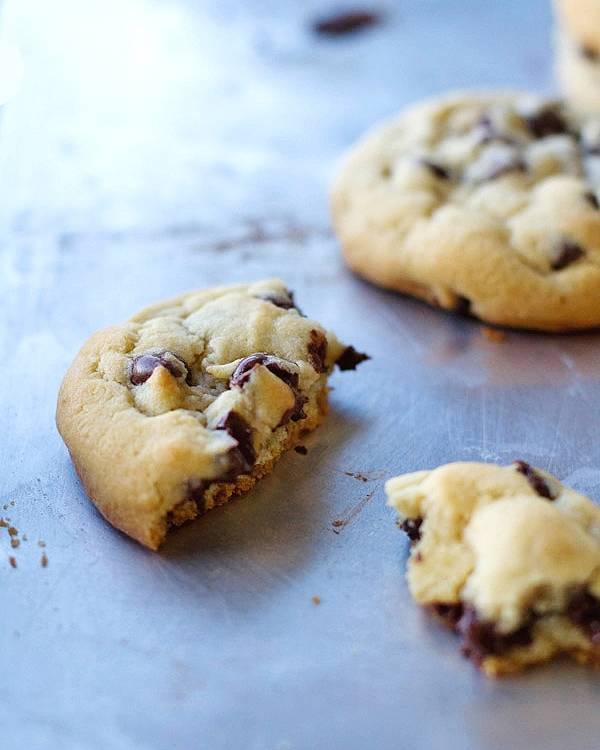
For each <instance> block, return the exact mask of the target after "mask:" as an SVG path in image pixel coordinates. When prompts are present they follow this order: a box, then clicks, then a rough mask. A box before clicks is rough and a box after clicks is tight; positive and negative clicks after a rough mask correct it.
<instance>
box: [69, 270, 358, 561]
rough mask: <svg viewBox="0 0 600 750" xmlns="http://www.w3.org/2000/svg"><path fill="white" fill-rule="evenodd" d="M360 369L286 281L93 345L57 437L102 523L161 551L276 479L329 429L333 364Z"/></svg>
mask: <svg viewBox="0 0 600 750" xmlns="http://www.w3.org/2000/svg"><path fill="white" fill-rule="evenodd" d="M364 359H367V356H366V355H364V354H360V353H359V352H356V351H355V350H354V349H353V348H352V347H344V346H343V345H342V344H340V342H339V341H338V339H337V338H336V337H335V336H334V335H333V334H331V333H329V332H327V331H325V330H324V329H323V328H322V327H321V326H320V325H319V324H318V323H316V322H315V321H312V320H310V319H308V318H306V317H304V316H303V315H302V314H301V313H300V312H299V310H298V309H297V308H296V306H295V304H294V301H293V297H292V295H291V293H290V292H289V291H288V290H287V289H286V287H285V286H284V284H283V283H282V282H281V281H278V280H270V281H264V282H259V283H255V284H249V285H238V286H228V287H219V288H215V289H208V290H204V291H198V292H192V293H190V294H185V295H183V296H181V297H178V298H175V299H172V300H168V301H166V302H162V303H159V304H156V305H153V306H152V307H149V308H147V309H145V310H143V311H142V312H140V313H138V314H137V315H135V316H134V317H133V318H131V319H130V320H129V321H127V322H125V323H122V324H121V325H116V326H113V327H111V328H107V329H105V330H103V331H99V332H98V333H96V334H94V335H93V336H92V337H91V338H90V339H89V340H88V342H87V343H86V344H85V345H84V346H83V348H82V349H81V351H80V352H79V354H78V355H77V357H76V359H75V361H74V362H73V364H72V365H71V367H70V369H69V371H68V372H67V374H66V376H65V379H64V381H63V384H62V387H61V390H60V394H59V398H58V408H57V425H58V429H59V431H60V433H61V435H62V437H63V439H64V441H65V443H66V444H67V447H68V448H69V451H70V453H71V457H72V459H73V463H74V464H75V467H76V469H77V471H78V473H79V475H80V477H81V480H82V482H83V484H84V486H85V488H86V490H87V492H88V494H89V496H90V497H91V498H92V500H93V501H94V503H95V504H96V506H97V507H98V509H99V510H100V512H101V513H102V514H103V515H104V516H105V518H106V519H107V520H108V521H110V522H111V523H112V524H113V525H114V526H116V527H117V528H119V529H121V530H122V531H124V532H125V533H126V534H129V536H131V537H133V538H134V539H137V540H138V541H139V542H141V543H142V544H144V545H146V546H147V547H150V548H152V549H157V548H158V547H159V545H160V544H161V543H162V542H163V540H164V538H165V535H166V533H167V530H168V528H169V527H170V526H178V525H180V524H182V523H184V522H185V521H188V520H191V519H193V518H195V517H196V516H197V515H199V514H201V513H204V512H205V511H207V510H209V509H211V508H213V507H215V506H216V505H220V504H222V503H224V502H226V501H227V500H228V499H229V498H230V497H231V496H232V495H236V494H239V493H241V492H245V491H246V490H248V489H250V488H251V487H252V486H253V484H254V483H255V482H256V481H257V480H258V479H259V478H260V477H262V476H264V475H265V474H267V473H268V472H269V471H270V470H271V468H272V466H273V463H274V462H275V460H276V459H277V458H278V457H279V456H280V455H281V453H282V452H283V451H284V450H286V449H287V448H290V447H292V446H293V445H295V444H296V442H297V441H298V440H299V438H300V436H301V435H302V434H303V433H306V432H307V431H309V430H313V429H314V428H315V427H317V426H318V425H319V423H320V422H321V421H322V420H323V417H324V415H325V413H326V409H327V376H328V375H329V374H330V372H331V370H332V369H333V367H334V365H336V364H337V365H338V366H339V368H340V369H342V370H347V369H354V368H355V367H356V365H357V364H359V363H360V362H361V361H363V360H364Z"/></svg>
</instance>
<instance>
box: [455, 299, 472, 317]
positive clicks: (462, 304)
mask: <svg viewBox="0 0 600 750" xmlns="http://www.w3.org/2000/svg"><path fill="white" fill-rule="evenodd" d="M454 312H455V313H457V314H458V315H470V314H471V300H470V299H467V297H462V296H461V295H460V294H459V295H457V297H456V302H455V303H454Z"/></svg>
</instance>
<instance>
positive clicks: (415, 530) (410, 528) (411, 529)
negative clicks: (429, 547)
mask: <svg viewBox="0 0 600 750" xmlns="http://www.w3.org/2000/svg"><path fill="white" fill-rule="evenodd" d="M422 523H423V519H422V518H405V519H404V521H402V523H401V524H400V528H401V529H402V531H403V532H404V533H405V534H406V536H407V537H408V538H409V539H410V541H411V543H413V544H414V543H415V542H418V541H419V539H420V538H421V524H422Z"/></svg>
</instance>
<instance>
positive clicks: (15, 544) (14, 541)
mask: <svg viewBox="0 0 600 750" xmlns="http://www.w3.org/2000/svg"><path fill="white" fill-rule="evenodd" d="M20 544H21V542H20V541H19V540H18V539H11V540H10V546H11V547H12V548H13V549H16V548H17V547H18V546H19V545H20Z"/></svg>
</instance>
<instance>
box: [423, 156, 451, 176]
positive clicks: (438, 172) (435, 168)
mask: <svg viewBox="0 0 600 750" xmlns="http://www.w3.org/2000/svg"><path fill="white" fill-rule="evenodd" d="M420 163H421V164H422V165H423V166H424V167H426V168H427V169H428V170H429V171H430V172H431V173H432V174H434V175H435V176H436V177H437V178H438V179H440V180H449V179H450V172H449V170H448V169H446V167H443V166H442V165H441V164H438V163H437V162H434V161H431V160H430V159H420Z"/></svg>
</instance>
